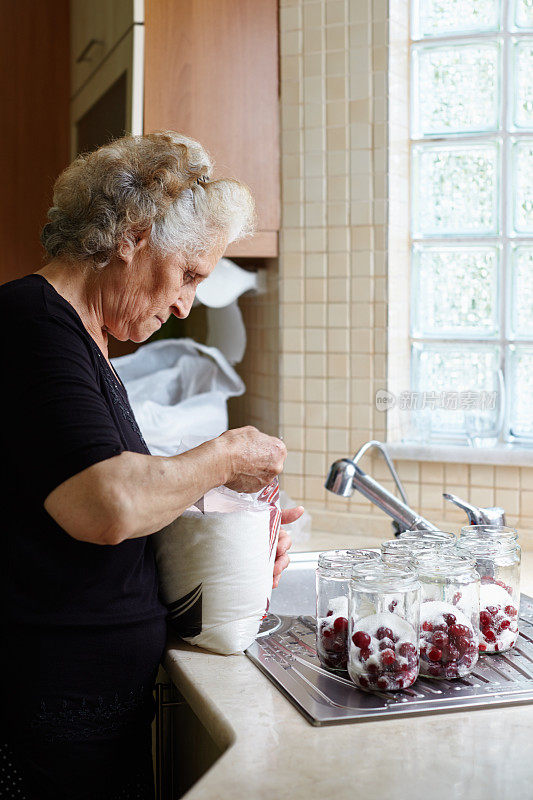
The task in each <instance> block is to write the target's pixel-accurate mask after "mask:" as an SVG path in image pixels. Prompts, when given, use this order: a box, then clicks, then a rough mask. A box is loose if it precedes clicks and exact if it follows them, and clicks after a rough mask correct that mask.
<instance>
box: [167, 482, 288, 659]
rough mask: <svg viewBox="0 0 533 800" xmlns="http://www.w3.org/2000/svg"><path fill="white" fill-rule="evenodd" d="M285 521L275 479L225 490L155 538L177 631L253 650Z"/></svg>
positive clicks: (208, 643) (230, 649) (213, 644)
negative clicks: (248, 489) (250, 489)
mask: <svg viewBox="0 0 533 800" xmlns="http://www.w3.org/2000/svg"><path fill="white" fill-rule="evenodd" d="M280 522H281V511H280V508H279V487H278V481H277V479H276V480H275V481H273V483H271V484H270V485H269V486H267V487H266V488H265V489H263V490H262V491H261V492H260V493H259V494H256V495H249V494H238V493H237V492H232V491H231V490H229V489H226V488H224V487H220V488H218V489H213V490H212V491H210V492H208V493H207V494H206V495H205V497H204V513H203V514H202V513H201V512H200V511H199V510H198V509H197V508H194V507H193V508H189V509H187V511H186V512H185V513H184V514H182V516H181V517H178V519H176V520H175V521H174V522H173V523H172V524H171V525H168V526H167V528H165V529H164V530H163V531H160V532H159V533H156V534H154V536H153V537H152V541H153V546H154V551H155V556H156V561H157V568H158V573H159V584H160V593H161V597H162V599H163V602H164V603H165V604H166V606H167V608H168V612H169V613H168V622H169V625H170V627H171V628H173V630H174V631H175V632H176V633H178V634H179V635H180V636H181V637H182V638H183V639H186V641H188V642H190V643H191V644H195V645H198V646H199V647H205V648H206V649H207V650H212V651H214V652H215V653H222V654H224V655H228V654H230V653H238V652H241V651H242V650H245V649H246V648H247V647H249V646H250V645H251V644H252V642H253V641H254V639H255V637H256V636H257V632H258V630H259V626H260V624H261V619H262V618H263V616H264V614H265V612H266V610H267V609H268V605H269V602H270V594H271V591H272V575H273V569H274V561H275V558H276V547H277V541H278V535H279V529H280Z"/></svg>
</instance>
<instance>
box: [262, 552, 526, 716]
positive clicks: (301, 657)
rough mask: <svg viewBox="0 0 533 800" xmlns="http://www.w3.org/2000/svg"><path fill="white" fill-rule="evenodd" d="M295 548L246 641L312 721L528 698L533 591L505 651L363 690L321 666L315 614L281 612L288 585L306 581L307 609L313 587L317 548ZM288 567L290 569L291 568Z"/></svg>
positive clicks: (434, 710) (471, 706)
mask: <svg viewBox="0 0 533 800" xmlns="http://www.w3.org/2000/svg"><path fill="white" fill-rule="evenodd" d="M298 555H299V556H300V558H297V559H296V563H295V564H294V567H295V571H294V572H293V574H292V575H291V576H290V578H291V579H290V580H288V581H287V584H288V585H287V586H286V591H285V596H283V594H281V595H280V596H279V597H278V598H277V600H276V601H275V602H273V603H272V605H271V612H272V613H271V614H270V615H269V617H268V618H267V620H266V621H265V622H266V624H265V632H264V633H263V635H261V634H260V636H259V637H258V638H257V640H256V641H255V642H254V643H253V645H252V646H251V647H249V648H248V650H247V651H246V655H247V656H248V658H250V659H251V660H252V661H253V662H254V664H256V666H258V667H259V669H260V670H261V671H262V672H264V673H265V675H267V676H268V677H269V678H270V680H271V681H273V683H274V684H275V685H276V686H277V687H278V689H280V690H281V691H282V692H283V694H285V696H286V697H287V698H288V699H289V700H290V701H291V702H292V703H294V705H295V706H296V707H297V708H298V710H299V711H300V712H301V713H302V714H303V715H304V716H305V717H306V719H307V720H308V721H309V722H310V723H311V724H313V725H332V724H338V723H348V722H364V721H366V720H372V719H383V718H389V717H405V716H410V715H412V714H432V713H442V712H447V711H466V710H470V709H475V708H489V707H495V706H506V705H512V704H518V703H532V702H533V599H532V598H530V597H527V596H524V595H522V599H521V604H520V615H519V619H520V622H519V628H520V635H519V637H518V641H517V643H516V645H515V646H514V647H513V649H512V650H510V651H509V652H508V653H501V654H498V655H492V656H482V657H481V658H480V659H479V661H478V663H477V665H476V668H475V669H474V671H473V672H472V673H471V674H470V675H468V676H467V677H466V678H460V679H457V680H453V681H447V680H438V681H431V680H426V679H425V678H419V679H418V680H417V681H416V683H415V684H414V685H413V686H411V687H410V688H409V689H404V690H403V691H400V692H374V693H368V692H362V691H360V690H359V689H356V688H355V686H354V685H353V683H352V682H351V681H350V679H349V678H348V676H347V675H346V677H343V676H341V675H337V674H333V673H332V672H329V671H328V670H325V669H323V668H322V667H321V666H320V663H319V661H318V658H317V655H316V649H315V633H316V622H315V618H314V617H313V616H311V615H310V614H295V613H282V611H286V610H287V608H288V607H290V606H291V605H293V604H294V603H295V602H297V595H295V593H294V592H291V591H290V590H291V588H292V589H295V588H297V587H300V588H303V589H304V591H303V592H302V596H303V597H304V598H305V599H304V604H305V605H307V609H305V610H306V611H308V610H309V603H310V597H311V596H312V594H314V581H315V568H316V557H317V556H318V554H317V553H305V554H298ZM302 557H303V558H302ZM293 560H294V557H293ZM291 571H292V570H291V569H289V571H288V573H289V574H290V572H291ZM289 574H287V578H289ZM287 595H289V596H287Z"/></svg>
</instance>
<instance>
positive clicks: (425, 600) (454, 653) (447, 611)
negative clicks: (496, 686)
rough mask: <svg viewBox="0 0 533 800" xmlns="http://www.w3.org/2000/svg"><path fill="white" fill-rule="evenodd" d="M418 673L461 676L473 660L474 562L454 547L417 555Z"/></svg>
mask: <svg viewBox="0 0 533 800" xmlns="http://www.w3.org/2000/svg"><path fill="white" fill-rule="evenodd" d="M418 578H419V580H420V586H421V590H422V602H421V605H420V674H421V675H423V676H424V677H427V678H446V679H453V678H463V677H464V676H465V675H468V673H470V672H472V670H473V669H474V667H475V665H476V663H477V660H478V632H479V586H480V579H479V574H478V572H477V571H476V562H475V561H474V559H473V558H470V557H468V556H461V555H457V554H455V552H437V553H424V554H423V555H421V556H420V557H419V558H418Z"/></svg>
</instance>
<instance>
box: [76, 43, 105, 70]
mask: <svg viewBox="0 0 533 800" xmlns="http://www.w3.org/2000/svg"><path fill="white" fill-rule="evenodd" d="M104 44H105V42H104V41H102V39H91V41H90V42H89V44H88V45H87V46H86V47H84V48H83V50H82V51H81V53H80V54H79V56H78V57H77V59H76V64H81V62H82V61H92V58H90V57H89V53H90V51H91V50H92V48H93V47H94V46H95V45H102V46H103V45H104Z"/></svg>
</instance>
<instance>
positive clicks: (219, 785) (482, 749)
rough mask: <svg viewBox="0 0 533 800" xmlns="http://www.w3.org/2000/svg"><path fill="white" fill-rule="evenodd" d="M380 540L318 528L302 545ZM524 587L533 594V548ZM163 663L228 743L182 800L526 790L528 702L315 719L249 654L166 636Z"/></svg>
mask: <svg viewBox="0 0 533 800" xmlns="http://www.w3.org/2000/svg"><path fill="white" fill-rule="evenodd" d="M365 545H366V546H374V547H375V546H376V540H375V539H373V540H370V539H365V537H350V544H349V545H348V544H347V541H346V537H345V536H344V537H343V536H340V535H338V534H333V533H324V534H322V533H313V534H312V535H311V537H310V538H309V539H308V541H306V542H304V543H303V544H301V545H300V546H299V547H298V548H295V549H299V550H324V549H330V548H334V547H346V546H350V547H357V546H365ZM521 588H522V591H523V592H524V593H525V594H529V595H532V596H533V552H531V551H528V552H524V553H523V561H522V582H521ZM165 668H166V671H167V673H168V675H169V676H170V678H171V680H172V681H173V683H174V684H175V685H176V687H177V688H178V689H179V691H180V692H181V694H182V695H183V696H184V698H185V699H186V701H187V702H188V703H189V705H190V706H191V707H192V709H193V711H194V712H195V713H196V715H197V716H198V717H199V719H200V721H201V722H202V723H203V725H204V726H205V727H206V729H207V730H208V731H209V733H210V735H211V736H212V738H213V739H214V740H215V742H216V744H217V745H218V746H219V747H220V749H221V750H224V751H225V752H224V753H223V755H222V756H221V757H220V758H219V759H218V760H217V761H216V762H215V764H214V765H213V766H212V768H211V769H210V770H208V772H207V773H205V775H203V777H202V778H201V779H200V780H199V781H198V782H197V783H196V784H195V785H194V786H193V787H192V788H191V789H190V790H189V792H187V794H186V795H185V797H186V800H226V798H228V800H229V798H231V799H232V800H241V798H242V800H244V799H246V800H260V799H262V798H265V800H266V799H267V798H268V800H274V798H275V800H313V799H314V798H324V797H328V798H334V800H348V798H350V800H352V798H354V800H357V798H365V800H444V799H446V800H450V798H454V800H462V799H463V798H465V800H466V798H468V800H487V798H490V800H529V798H533V759H532V754H533V749H532V748H533V746H532V739H533V704H532V705H526V706H515V707H509V708H499V709H480V710H475V711H470V712H454V713H448V714H435V715H431V716H425V717H424V716H419V717H411V718H408V719H390V720H381V721H375V722H364V723H355V724H349V725H339V726H328V727H322V728H315V727H313V726H311V725H310V724H309V723H308V722H307V721H306V720H305V719H304V718H303V716H301V714H300V713H299V711H297V710H296V708H294V707H293V706H292V704H291V703H289V701H288V700H286V699H285V697H284V696H283V695H282V694H281V693H280V692H279V691H278V690H277V689H276V687H275V686H274V685H273V684H272V683H271V682H270V681H269V680H268V678H266V677H265V676H264V675H263V674H262V673H261V672H260V671H259V670H258V669H257V668H256V667H255V666H254V665H253V664H252V662H251V661H250V660H249V659H248V658H246V656H244V655H236V656H217V655H214V654H212V653H207V652H206V651H203V650H200V649H198V648H194V647H191V646H189V645H186V644H184V643H182V642H180V641H179V640H177V639H176V640H175V641H171V642H170V643H169V646H168V649H167V654H166V658H165Z"/></svg>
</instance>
